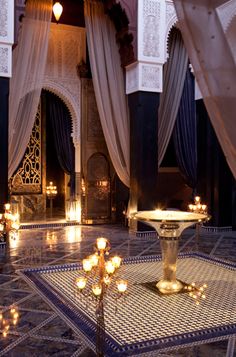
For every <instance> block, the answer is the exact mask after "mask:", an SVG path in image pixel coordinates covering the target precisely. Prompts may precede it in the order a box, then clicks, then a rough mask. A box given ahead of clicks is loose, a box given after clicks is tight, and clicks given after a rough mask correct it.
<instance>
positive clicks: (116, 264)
mask: <svg viewBox="0 0 236 357" xmlns="http://www.w3.org/2000/svg"><path fill="white" fill-rule="evenodd" d="M111 261H112V264H113V265H114V267H115V268H119V266H120V263H121V257H119V256H118V255H116V256H114V257H112V258H111Z"/></svg>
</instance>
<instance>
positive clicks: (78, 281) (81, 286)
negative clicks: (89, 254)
mask: <svg viewBox="0 0 236 357" xmlns="http://www.w3.org/2000/svg"><path fill="white" fill-rule="evenodd" d="M86 283H87V279H86V278H84V277H83V276H81V277H80V278H77V279H76V286H77V288H78V289H79V290H83V289H84V288H85V286H86Z"/></svg>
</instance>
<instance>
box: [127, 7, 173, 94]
mask: <svg viewBox="0 0 236 357" xmlns="http://www.w3.org/2000/svg"><path fill="white" fill-rule="evenodd" d="M176 22H177V16H176V12H175V8H174V4H173V1H172V0H138V13H137V33H138V36H137V60H136V62H135V63H132V64H131V65H128V66H127V67H126V79H127V80H126V93H127V94H130V93H134V92H135V91H147V92H162V87H163V80H162V71H163V64H164V63H165V62H166V60H167V58H168V53H167V48H168V37H169V33H170V31H171V28H172V27H173V26H174V25H175V23H176Z"/></svg>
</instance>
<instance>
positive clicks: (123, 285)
mask: <svg viewBox="0 0 236 357" xmlns="http://www.w3.org/2000/svg"><path fill="white" fill-rule="evenodd" d="M116 285H117V289H118V291H119V293H124V292H125V291H126V290H127V285H128V283H127V280H117V282H116Z"/></svg>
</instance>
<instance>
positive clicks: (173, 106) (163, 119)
mask: <svg viewBox="0 0 236 357" xmlns="http://www.w3.org/2000/svg"><path fill="white" fill-rule="evenodd" d="M187 65H188V56H187V52H186V50H185V48H184V44H183V41H182V37H181V34H180V32H179V31H178V30H177V29H174V30H172V36H171V42H170V51H169V59H168V61H167V63H166V65H165V67H164V75H163V77H164V78H163V83H164V86H163V92H162V94H161V98H160V106H159V110H158V120H159V121H158V165H159V166H160V165H161V162H162V160H163V158H164V155H165V152H166V149H167V146H168V143H169V141H170V137H171V134H172V132H173V128H174V125H175V120H176V117H177V112H178V109H179V103H180V99H181V95H182V91H183V86H184V79H185V74H186V69H187Z"/></svg>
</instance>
